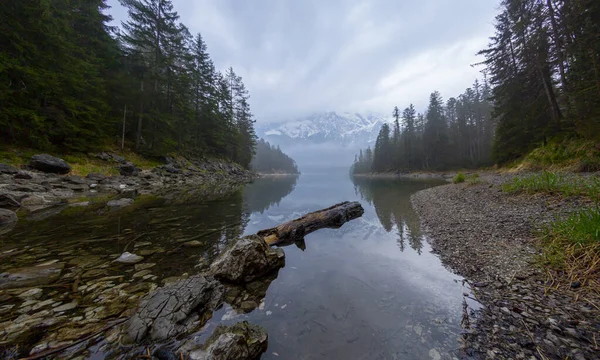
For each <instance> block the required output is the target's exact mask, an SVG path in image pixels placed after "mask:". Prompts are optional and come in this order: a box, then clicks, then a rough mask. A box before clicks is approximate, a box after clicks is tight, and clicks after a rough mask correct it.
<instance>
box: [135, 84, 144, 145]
mask: <svg viewBox="0 0 600 360" xmlns="http://www.w3.org/2000/svg"><path fill="white" fill-rule="evenodd" d="M143 114H144V80H142V85H141V96H140V116H139V117H138V126H137V136H136V138H135V149H136V150H140V146H141V142H142V121H143V118H144V115H143Z"/></svg>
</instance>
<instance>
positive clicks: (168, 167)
mask: <svg viewBox="0 0 600 360" xmlns="http://www.w3.org/2000/svg"><path fill="white" fill-rule="evenodd" d="M162 168H163V169H164V170H165V171H166V172H168V173H171V174H180V173H181V169H178V168H176V167H175V166H173V165H172V164H167V165H163V166H162Z"/></svg>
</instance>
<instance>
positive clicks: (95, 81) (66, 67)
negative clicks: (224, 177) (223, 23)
mask: <svg viewBox="0 0 600 360" xmlns="http://www.w3.org/2000/svg"><path fill="white" fill-rule="evenodd" d="M121 3H122V5H123V6H125V8H126V9H127V10H128V14H129V18H128V20H127V21H126V22H125V23H124V24H123V31H122V32H118V31H117V30H116V29H113V28H110V27H109V26H108V25H107V24H108V22H109V21H110V17H109V16H107V15H105V10H106V8H107V5H106V4H105V0H89V1H75V0H55V1H46V0H36V1H32V0H24V1H4V2H1V3H0V18H1V19H2V21H1V22H0V33H1V34H2V36H1V37H0V103H1V104H2V106H0V142H2V143H3V144H7V143H8V144H12V145H16V146H28V147H32V148H36V149H39V150H44V151H48V152H59V153H80V152H83V153H85V152H89V151H95V150H97V149H100V148H106V147H110V146H111V145H113V146H114V144H115V143H116V141H119V143H120V140H121V137H122V136H123V137H124V138H125V142H126V143H127V144H133V143H134V144H135V149H136V151H138V152H140V153H144V154H149V155H164V154H167V153H177V154H186V155H200V156H203V155H209V156H219V157H227V158H229V159H232V160H234V161H237V162H239V163H240V164H242V165H243V166H245V167H248V166H249V164H250V160H251V159H252V156H253V154H254V146H255V143H256V135H255V133H254V119H253V116H252V113H251V112H250V107H249V104H248V99H249V95H248V91H247V90H246V89H245V87H244V84H243V82H242V79H241V77H239V76H237V75H236V74H235V73H234V71H233V69H229V70H228V72H227V74H225V75H223V74H221V73H219V72H217V71H216V70H215V68H214V65H213V63H212V61H211V59H210V56H209V54H208V52H207V50H206V44H205V43H204V41H203V39H202V37H201V36H200V34H198V35H197V36H196V37H195V38H194V37H192V35H191V34H190V33H189V30H188V29H187V28H186V27H185V26H184V25H183V24H181V23H179V15H178V14H177V12H175V11H174V9H173V4H172V2H171V1H170V0H160V1H159V0H122V1H121ZM91 166H92V165H90V164H84V165H83V167H82V169H81V172H82V173H85V172H86V171H88V170H90V169H91Z"/></svg>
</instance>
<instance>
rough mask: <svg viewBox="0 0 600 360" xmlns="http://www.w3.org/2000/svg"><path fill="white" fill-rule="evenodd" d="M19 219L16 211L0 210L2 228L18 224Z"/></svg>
mask: <svg viewBox="0 0 600 360" xmlns="http://www.w3.org/2000/svg"><path fill="white" fill-rule="evenodd" d="M17 220H19V218H18V217H17V214H15V212H14V211H10V210H8V209H0V226H1V225H8V224H13V223H16V222H17Z"/></svg>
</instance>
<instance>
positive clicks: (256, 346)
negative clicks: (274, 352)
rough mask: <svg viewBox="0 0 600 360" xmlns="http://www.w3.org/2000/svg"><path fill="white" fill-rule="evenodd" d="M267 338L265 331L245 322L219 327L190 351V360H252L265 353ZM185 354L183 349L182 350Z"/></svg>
mask: <svg viewBox="0 0 600 360" xmlns="http://www.w3.org/2000/svg"><path fill="white" fill-rule="evenodd" d="M268 341H269V337H268V335H267V332H266V330H265V329H263V328H262V327H260V326H257V325H253V324H250V323H248V322H246V321H242V322H239V323H237V324H235V325H233V326H229V327H228V326H223V325H219V326H218V327H217V328H216V329H215V331H214V333H213V334H212V335H211V336H210V338H209V339H208V341H206V343H205V344H204V345H203V346H202V347H201V348H200V349H196V350H192V351H191V352H190V353H189V358H190V359H192V360H254V359H258V358H260V356H261V355H262V354H263V353H264V352H265V351H267V347H268ZM184 346H185V345H184ZM182 350H183V351H182V352H185V349H182Z"/></svg>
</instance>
